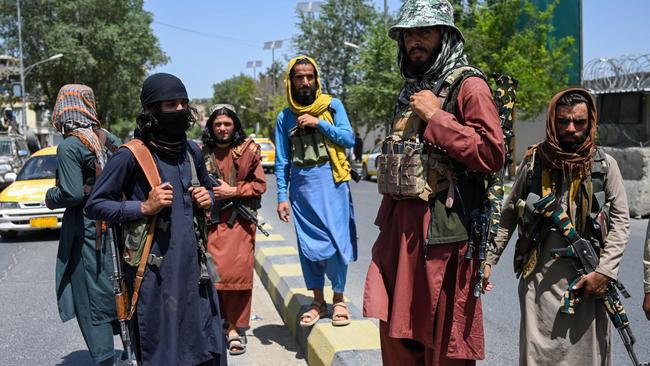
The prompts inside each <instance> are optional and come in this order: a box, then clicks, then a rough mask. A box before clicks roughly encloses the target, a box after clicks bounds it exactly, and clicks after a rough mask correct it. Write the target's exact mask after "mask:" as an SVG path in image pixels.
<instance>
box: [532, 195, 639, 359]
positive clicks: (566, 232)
mask: <svg viewBox="0 0 650 366" xmlns="http://www.w3.org/2000/svg"><path fill="white" fill-rule="evenodd" d="M533 206H534V207H535V210H536V212H538V213H540V214H541V215H542V216H544V217H546V218H549V219H550V220H551V221H552V223H553V225H554V226H555V227H556V228H557V229H558V230H559V231H560V233H561V234H562V237H564V239H566V240H567V241H568V242H569V245H568V246H567V247H566V248H557V249H551V256H552V257H553V258H556V259H557V258H560V257H565V258H572V259H574V264H575V267H576V270H577V271H578V275H579V276H584V275H586V274H588V273H591V272H594V271H595V270H596V267H598V262H599V261H600V258H599V256H598V253H597V252H596V250H595V249H594V247H593V246H592V244H591V243H590V242H589V241H588V240H586V239H583V238H581V237H580V235H578V233H577V232H576V230H575V228H574V227H573V224H571V220H569V217H568V216H567V214H566V212H564V209H562V206H561V205H560V202H559V201H558V200H557V198H556V197H555V195H554V194H553V193H550V194H548V195H546V196H544V197H543V198H541V199H539V200H538V201H537V202H535V203H534V204H533ZM579 278H580V277H578V279H579ZM576 281H577V279H576V280H574V281H572V283H571V285H570V286H569V289H571V287H572V286H573V283H574V282H576ZM619 290H620V291H621V294H623V296H624V297H626V298H628V297H630V294H628V293H627V291H626V290H625V288H624V287H623V285H622V284H620V283H619V282H618V281H614V280H609V281H608V283H607V290H606V291H605V295H604V296H603V297H602V298H601V299H600V301H601V303H602V304H603V306H604V307H605V310H607V315H609V319H610V320H611V321H612V323H614V327H616V329H617V330H618V334H620V336H621V340H622V341H623V345H625V348H626V349H627V353H628V355H629V356H630V359H631V360H632V364H633V365H634V366H648V365H649V363H647V362H639V360H638V359H637V357H636V353H634V343H635V342H636V340H635V338H634V335H633V334H632V329H631V328H630V321H629V320H628V318H627V314H626V313H625V308H623V304H622V303H621V299H620V297H619V295H618V291H619ZM563 312H566V313H570V314H572V313H573V309H572V308H569V309H567V310H563Z"/></svg>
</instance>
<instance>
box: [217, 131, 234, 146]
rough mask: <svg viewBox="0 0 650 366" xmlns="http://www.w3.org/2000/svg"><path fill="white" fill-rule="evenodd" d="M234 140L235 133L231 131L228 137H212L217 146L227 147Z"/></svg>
mask: <svg viewBox="0 0 650 366" xmlns="http://www.w3.org/2000/svg"><path fill="white" fill-rule="evenodd" d="M234 139H235V131H233V132H232V133H231V134H230V135H228V137H226V138H221V137H219V136H214V141H215V142H216V143H217V144H219V145H229V144H230V143H232V141H233V140H234Z"/></svg>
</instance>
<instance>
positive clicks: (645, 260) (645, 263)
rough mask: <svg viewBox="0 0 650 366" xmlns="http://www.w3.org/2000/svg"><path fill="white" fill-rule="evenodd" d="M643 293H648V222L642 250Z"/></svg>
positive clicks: (649, 245)
mask: <svg viewBox="0 0 650 366" xmlns="http://www.w3.org/2000/svg"><path fill="white" fill-rule="evenodd" d="M643 272H644V273H645V274H644V276H643V292H645V293H646V294H647V293H650V221H648V228H647V229H646V234H645V247H644V250H643Z"/></svg>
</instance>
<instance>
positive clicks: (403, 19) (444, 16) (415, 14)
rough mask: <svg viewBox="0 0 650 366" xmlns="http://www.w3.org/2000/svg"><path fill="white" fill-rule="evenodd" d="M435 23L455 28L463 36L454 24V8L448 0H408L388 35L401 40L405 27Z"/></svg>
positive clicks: (426, 25)
mask: <svg viewBox="0 0 650 366" xmlns="http://www.w3.org/2000/svg"><path fill="white" fill-rule="evenodd" d="M435 25H444V26H447V27H450V28H453V29H455V30H456V31H457V32H458V34H459V35H460V37H461V38H463V34H462V33H461V32H460V30H459V29H458V28H456V26H455V25H454V8H453V7H452V6H451V4H450V3H449V2H448V1H447V0H406V1H405V2H404V4H403V5H402V7H401V9H400V12H399V20H398V21H397V24H395V25H394V26H392V27H391V28H390V30H389V31H388V35H389V36H390V38H392V39H394V40H396V41H399V36H400V32H401V31H402V30H403V29H407V28H418V27H431V26H435ZM463 40H464V39H463Z"/></svg>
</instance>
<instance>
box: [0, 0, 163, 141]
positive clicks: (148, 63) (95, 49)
mask: <svg viewBox="0 0 650 366" xmlns="http://www.w3.org/2000/svg"><path fill="white" fill-rule="evenodd" d="M21 13H22V34H23V54H24V59H25V64H26V65H29V64H32V63H34V62H37V61H39V60H42V59H46V58H48V57H50V56H51V55H53V54H56V53H63V54H64V57H63V58H62V59H60V60H58V61H56V62H51V63H48V64H47V65H44V66H41V67H37V68H35V69H33V71H32V72H31V73H30V74H29V77H28V78H27V85H26V90H27V91H30V94H31V95H32V99H34V98H37V97H39V96H41V97H42V98H43V99H44V100H45V102H46V106H47V107H49V108H51V107H53V105H54V103H55V98H56V96H57V93H58V90H59V88H60V87H61V86H62V85H64V84H69V83H81V84H86V85H88V86H90V87H91V88H93V90H94V92H95V96H96V99H97V112H98V114H99V118H100V120H101V121H102V123H103V125H104V126H107V127H110V129H111V130H112V131H113V132H116V133H117V134H119V135H121V136H125V135H126V134H127V132H128V131H129V130H131V129H132V128H133V126H134V122H133V121H134V119H135V115H136V114H137V112H138V109H139V103H138V101H139V94H140V88H141V86H142V82H143V81H144V78H145V77H146V75H147V74H148V72H149V71H150V70H152V69H153V68H154V67H156V66H158V65H161V64H164V63H166V62H167V57H166V56H165V54H164V53H163V51H162V50H161V49H160V46H159V43H158V39H157V38H156V37H155V35H154V34H153V30H152V29H151V22H152V20H153V18H152V15H151V14H150V13H149V12H147V11H145V10H144V9H143V0H32V1H26V2H22V3H21ZM0 38H2V39H4V40H5V45H4V46H5V47H6V48H7V49H8V50H9V51H10V52H11V53H12V54H14V55H18V34H17V29H16V7H15V2H14V1H4V2H1V3H0Z"/></svg>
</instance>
